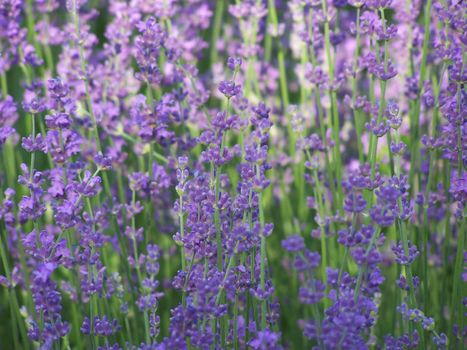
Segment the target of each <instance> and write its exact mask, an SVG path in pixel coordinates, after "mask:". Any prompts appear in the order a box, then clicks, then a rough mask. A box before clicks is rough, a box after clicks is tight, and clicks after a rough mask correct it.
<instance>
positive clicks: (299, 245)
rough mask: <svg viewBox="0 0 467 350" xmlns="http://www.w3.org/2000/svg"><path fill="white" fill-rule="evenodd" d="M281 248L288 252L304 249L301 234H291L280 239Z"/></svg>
mask: <svg viewBox="0 0 467 350" xmlns="http://www.w3.org/2000/svg"><path fill="white" fill-rule="evenodd" d="M281 244H282V248H284V249H285V250H287V251H288V252H298V251H301V250H303V249H305V241H304V239H303V237H302V236H299V235H292V236H290V237H288V238H286V239H284V240H283V241H282V243H281Z"/></svg>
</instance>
